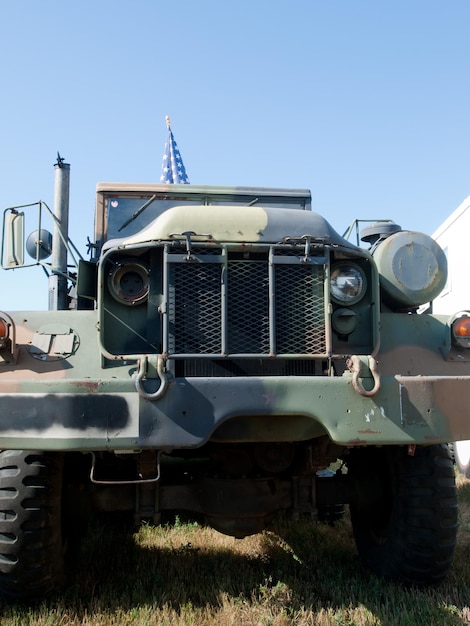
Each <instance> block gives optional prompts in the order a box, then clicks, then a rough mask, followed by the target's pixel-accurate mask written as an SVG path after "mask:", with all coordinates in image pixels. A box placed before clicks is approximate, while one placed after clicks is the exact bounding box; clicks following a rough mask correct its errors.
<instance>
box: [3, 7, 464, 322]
mask: <svg viewBox="0 0 470 626" xmlns="http://www.w3.org/2000/svg"><path fill="white" fill-rule="evenodd" d="M469 27H470V1H469V0H448V2H443V1H442V0H441V1H439V2H437V1H435V0H406V1H405V0H394V1H393V2H378V1H377V0H336V1H335V2H333V1H332V0H322V1H319V0H292V1H291V2H285V1H284V2H280V1H278V0H238V1H237V2H232V1H230V0H227V1H226V2H220V1H215V0H200V1H198V2H194V1H190V0H179V1H178V2H168V1H165V2H163V1H162V0H93V1H92V0H80V1H79V2H78V1H76V2H72V1H69V2H65V1H61V2H59V1H57V0H42V1H39V0H15V1H13V0H3V2H1V22H0V33H1V36H0V58H1V59H2V60H1V83H2V89H1V99H0V146H1V151H0V160H1V182H2V184H1V188H0V199H1V202H0V206H1V208H2V210H3V208H5V207H8V206H11V205H15V204H23V203H26V202H30V201H35V200H38V199H42V200H45V201H46V202H47V203H48V204H49V205H50V206H51V207H52V205H53V186H54V168H53V164H54V162H55V159H56V153H57V151H60V153H61V155H62V156H63V157H65V160H66V162H68V163H70V164H71V198H70V207H71V218H70V235H71V237H72V239H73V240H74V242H75V244H76V245H77V247H78V248H79V249H80V250H81V251H82V252H85V243H86V237H87V235H90V237H91V236H92V233H93V215H94V202H95V186H96V183H97V182H98V181H134V182H153V181H158V179H159V177H160V173H161V162H162V154H163V147H164V143H165V139H166V125H165V116H166V115H169V116H170V117H171V122H172V130H173V132H174V135H175V139H176V141H177V142H178V146H179V148H180V151H181V154H182V157H183V160H184V164H185V166H186V170H187V173H188V176H189V178H190V180H191V182H192V183H195V184H214V185H244V186H266V187H271V186H273V187H300V188H310V189H311V190H312V197H313V208H314V210H316V211H318V212H320V213H322V214H323V215H325V216H326V217H327V218H328V219H329V220H330V221H331V223H332V225H333V226H334V227H335V228H336V230H338V231H339V232H343V231H344V230H345V229H346V227H347V226H348V225H349V224H350V223H351V222H352V220H353V219H354V218H379V217H386V218H392V219H395V221H397V222H398V223H399V224H401V225H402V226H403V227H404V228H409V229H414V230H421V231H423V232H427V233H429V234H431V233H432V232H433V231H434V230H435V229H436V228H437V227H438V226H439V224H440V223H441V222H442V221H443V220H444V219H445V218H446V217H447V215H449V213H451V212H452V211H453V210H454V209H455V208H456V207H457V206H458V205H459V204H460V203H461V202H462V201H463V200H464V198H465V197H466V196H468V195H469V194H470V169H469V148H470V130H469V102H470V28H469ZM0 287H1V291H2V303H1V305H0V307H1V308H5V309H7V310H11V309H29V308H34V309H40V308H46V307H47V279H46V278H45V276H44V274H43V272H42V271H41V270H40V269H39V268H34V269H33V270H15V271H13V272H12V271H8V272H6V271H1V273H0Z"/></svg>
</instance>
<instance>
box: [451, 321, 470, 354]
mask: <svg viewBox="0 0 470 626" xmlns="http://www.w3.org/2000/svg"><path fill="white" fill-rule="evenodd" d="M452 335H453V338H454V341H455V343H456V344H458V345H459V346H461V347H462V348H470V317H467V316H463V317H459V318H458V319H456V320H455V321H454V322H453V323H452Z"/></svg>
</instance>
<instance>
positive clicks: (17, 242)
mask: <svg viewBox="0 0 470 626" xmlns="http://www.w3.org/2000/svg"><path fill="white" fill-rule="evenodd" d="M3 232H4V237H3V242H2V244H3V245H4V246H6V250H5V256H4V257H3V255H2V264H3V267H20V266H22V265H24V213H23V211H17V210H15V209H13V210H11V211H10V213H8V214H5V215H4V229H3Z"/></svg>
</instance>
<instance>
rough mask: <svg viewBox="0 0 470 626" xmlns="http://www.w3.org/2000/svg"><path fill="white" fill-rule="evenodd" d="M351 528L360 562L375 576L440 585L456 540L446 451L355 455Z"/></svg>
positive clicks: (375, 451) (454, 505)
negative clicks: (354, 491)
mask: <svg viewBox="0 0 470 626" xmlns="http://www.w3.org/2000/svg"><path fill="white" fill-rule="evenodd" d="M348 465H349V472H350V474H351V477H352V478H353V480H354V483H355V486H356V494H357V497H356V498H355V500H354V502H353V503H352V504H351V522H352V526H353V531H354V537H355V540H356V546H357V550H358V552H359V555H360V557H361V559H362V561H363V562H364V563H365V565H366V566H367V567H368V568H369V569H371V570H372V571H373V572H374V573H375V574H377V575H378V576H381V577H383V578H386V579H390V580H394V581H397V582H401V583H405V584H409V585H418V586H424V585H433V584H437V583H439V582H441V581H442V580H443V579H444V577H445V576H446V575H447V573H448V571H449V568H450V566H451V564H452V560H453V556H454V550H455V545H456V539H457V489H456V486H455V476H454V470H453V465H452V460H451V458H450V453H449V450H448V447H447V446H445V445H432V446H427V447H424V446H423V447H417V448H416V450H415V453H414V455H409V454H408V449H407V448H406V447H397V446H391V447H384V448H380V449H357V450H353V451H352V453H351V459H350V462H348Z"/></svg>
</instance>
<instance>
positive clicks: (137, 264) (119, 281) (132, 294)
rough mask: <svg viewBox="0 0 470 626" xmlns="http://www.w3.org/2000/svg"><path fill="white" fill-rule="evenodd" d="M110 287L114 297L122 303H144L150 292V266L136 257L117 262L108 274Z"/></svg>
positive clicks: (131, 304)
mask: <svg viewBox="0 0 470 626" xmlns="http://www.w3.org/2000/svg"><path fill="white" fill-rule="evenodd" d="M108 287H109V291H110V293H111V295H112V296H113V298H114V299H115V300H117V301H118V302H120V303H121V304H127V305H129V306H136V305H138V304H142V302H145V300H146V299H147V296H148V293H149V270H148V267H147V266H146V265H145V264H144V263H142V262H141V261H137V260H135V259H131V260H127V261H125V262H122V263H117V264H116V265H114V267H113V268H112V270H111V271H110V272H109V274H108Z"/></svg>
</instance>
